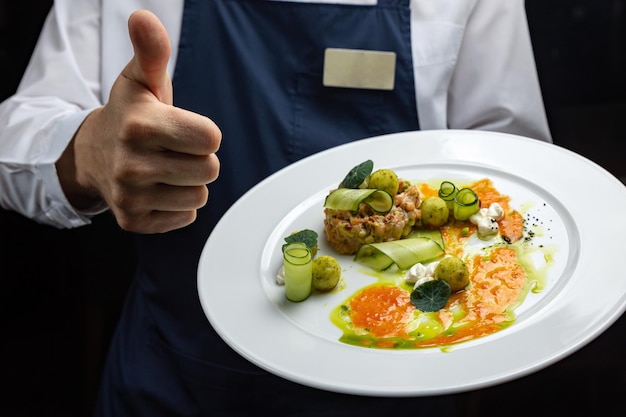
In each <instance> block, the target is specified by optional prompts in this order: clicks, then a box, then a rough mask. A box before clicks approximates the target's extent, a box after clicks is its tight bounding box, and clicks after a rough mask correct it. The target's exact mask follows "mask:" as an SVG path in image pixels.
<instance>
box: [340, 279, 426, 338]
mask: <svg viewBox="0 0 626 417" xmlns="http://www.w3.org/2000/svg"><path fill="white" fill-rule="evenodd" d="M349 305H350V309H351V310H352V315H351V318H352V325H353V326H355V327H357V328H360V329H367V330H368V331H369V333H370V334H371V335H372V336H374V337H407V336H408V330H407V328H406V326H407V323H408V322H409V321H410V320H411V319H412V318H413V312H414V311H415V307H414V306H413V304H412V303H411V298H410V296H409V293H407V292H406V291H405V290H403V289H401V288H398V287H391V286H383V285H375V286H373V287H367V288H365V289H363V290H362V291H360V292H359V293H358V294H357V295H356V296H355V297H354V298H352V300H350V303H349Z"/></svg>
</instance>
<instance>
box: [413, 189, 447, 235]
mask: <svg viewBox="0 0 626 417" xmlns="http://www.w3.org/2000/svg"><path fill="white" fill-rule="evenodd" d="M420 210H421V211H422V224H423V225H424V226H425V227H427V228H431V229H438V228H440V227H441V226H443V225H444V224H446V223H447V221H448V217H449V215H450V209H449V208H448V204H447V203H446V202H445V201H444V200H443V199H442V198H440V197H426V198H425V199H424V200H423V201H422V204H421V205H420Z"/></svg>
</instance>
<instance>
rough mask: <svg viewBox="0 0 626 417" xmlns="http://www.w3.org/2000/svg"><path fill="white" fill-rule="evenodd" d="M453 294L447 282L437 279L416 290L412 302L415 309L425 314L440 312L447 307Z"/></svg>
mask: <svg viewBox="0 0 626 417" xmlns="http://www.w3.org/2000/svg"><path fill="white" fill-rule="evenodd" d="M451 293H452V290H451V289H450V285H449V284H448V283H447V282H445V281H441V280H438V279H435V280H432V281H427V282H425V283H423V284H422V285H420V286H418V287H417V288H415V289H414V290H413V292H412V293H411V302H412V303H413V305H414V306H415V308H417V309H418V310H420V311H423V312H425V313H427V312H430V311H439V310H441V309H442V308H443V306H445V305H446V302H447V301H448V299H449V298H450V294H451Z"/></svg>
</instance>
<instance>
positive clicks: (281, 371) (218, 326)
mask: <svg viewBox="0 0 626 417" xmlns="http://www.w3.org/2000/svg"><path fill="white" fill-rule="evenodd" d="M478 137H480V138H484V139H476V138H478ZM409 138H411V139H409ZM416 138H418V139H420V140H429V141H430V140H435V141H440V142H441V143H443V142H446V141H452V142H456V141H458V140H460V139H463V140H464V141H466V140H468V138H470V139H469V141H472V138H474V140H479V141H487V142H490V141H492V140H495V139H496V138H497V140H510V141H512V142H511V143H513V142H516V143H518V145H519V144H520V143H522V144H524V145H523V146H527V147H530V148H536V149H546V150H548V152H552V151H554V152H556V153H557V154H559V155H562V156H563V157H564V158H570V159H571V160H573V161H576V163H577V164H581V165H582V166H584V167H586V169H589V170H591V171H590V172H594V173H595V174H596V175H600V176H601V177H603V179H604V180H606V182H607V183H611V184H609V185H610V186H614V187H619V189H620V191H621V194H622V198H624V195H625V193H624V191H625V190H626V188H625V187H624V185H623V184H622V183H621V182H620V181H619V180H618V179H617V178H615V177H614V176H613V175H612V174H610V173H609V172H608V171H606V170H605V169H604V168H602V167H601V166H600V165H598V164H597V163H595V162H593V161H591V160H589V159H587V158H585V157H583V156H581V155H579V154H577V153H575V152H573V151H570V150H568V149H566V148H562V147H560V146H558V145H555V144H552V143H548V142H541V141H538V140H536V139H531V138H526V137H522V136H517V135H512V134H507V133H498V132H483V131H473V130H472V131H465V130H440V131H419V132H402V133H395V134H388V135H382V136H375V137H371V138H366V139H362V140H360V141H356V142H351V143H347V144H344V145H340V146H337V147H335V148H331V149H327V150H324V151H321V152H318V153H316V154H314V155H311V156H309V157H307V158H304V159H302V160H300V161H298V162H296V163H294V164H291V165H289V166H288V167H285V168H283V169H282V170H280V171H278V172H276V173H274V174H272V175H270V176H268V177H267V178H266V179H264V180H262V181H261V182H259V183H258V184H257V185H256V186H254V187H252V188H251V189H250V190H249V191H248V192H246V193H245V194H244V195H243V196H242V197H241V198H240V199H238V200H237V202H235V204H233V206H231V208H230V209H229V210H228V211H227V212H226V213H225V215H224V216H223V217H222V219H220V221H219V222H218V224H217V225H216V228H215V229H214V231H215V230H218V231H220V230H221V228H222V227H224V224H225V223H226V222H228V221H229V219H230V216H231V215H232V213H235V212H236V211H237V210H239V208H240V206H241V205H244V204H246V202H247V200H248V199H249V198H250V196H251V195H254V194H255V193H257V192H259V190H261V189H263V188H264V187H266V186H267V185H268V184H271V183H272V182H275V181H278V178H281V177H284V176H287V175H289V174H290V173H291V172H293V171H294V170H298V169H303V167H305V166H306V165H307V164H314V163H315V161H317V160H321V159H324V158H326V157H328V156H331V155H340V154H342V153H346V152H350V151H351V150H353V149H355V148H365V147H367V146H371V145H373V144H377V143H381V142H382V141H398V142H402V141H404V140H413V139H416ZM438 146H444V145H442V144H440V145H438ZM372 159H374V160H376V157H373V158H372ZM454 161H455V159H454V158H453V159H450V160H449V161H448V162H452V163H454ZM461 161H463V160H462V159H459V160H458V162H461ZM466 162H467V161H466ZM486 162H487V163H486V164H479V165H480V166H485V167H490V166H491V165H490V164H489V162H490V161H489V160H488V159H487V161H486ZM497 165H498V164H497V163H496V164H495V165H494V166H493V167H492V168H494V169H499V170H502V168H497ZM346 166H349V163H346V165H345V166H343V167H342V169H343V170H345V167H346ZM507 172H508V171H507ZM529 181H530V182H533V181H532V180H529ZM612 181H614V182H612ZM607 186H608V185H607ZM315 192H317V190H315ZM290 210H291V209H290ZM624 230H626V223H624ZM213 236H214V233H211V235H210V236H209V237H208V239H207V242H206V243H205V247H204V248H203V251H202V254H201V257H200V262H199V264H198V280H197V285H198V295H199V297H200V302H201V305H202V308H203V310H204V312H205V314H206V316H207V319H208V320H209V322H210V323H211V325H212V326H213V327H214V329H215V330H216V332H217V333H218V335H219V336H220V337H222V338H223V339H224V340H225V342H226V343H227V344H228V345H229V346H231V348H233V349H234V350H235V351H236V352H237V353H239V354H240V355H242V356H243V357H244V358H246V359H247V360H249V361H251V362H253V363H255V364H256V365H257V366H260V367H261V368H264V369H265V370H267V371H269V372H272V373H274V374H276V375H278V376H281V377H283V378H286V379H289V380H292V381H294V382H298V383H301V384H304V385H309V386H312V387H316V388H321V389H326V390H331V391H337V392H343V393H351V394H361V395H381V396H409V395H410V396H420V395H438V394H447V393H455V392H461V391H467V390H471V389H478V388H483V387H486V386H491V385H495V384H498V383H502V382H506V381H509V380H512V379H516V378H519V377H522V376H525V375H528V374H530V373H533V372H536V371H538V370H540V369H543V368H545V367H547V366H549V365H551V364H553V363H555V362H557V361H559V360H561V359H562V358H564V357H566V356H568V355H570V354H572V353H574V352H575V351H577V350H579V349H581V348H582V347H583V346H585V345H586V344H588V343H589V342H591V341H592V340H594V339H595V338H596V337H598V336H599V335H600V334H602V333H603V332H604V331H605V330H606V329H608V328H609V327H610V326H611V325H612V324H613V323H614V322H615V321H617V319H618V318H619V317H620V316H621V315H622V314H623V313H624V311H625V310H626V294H623V295H622V297H621V298H618V299H616V300H615V304H616V308H615V309H614V310H613V311H612V313H610V314H605V315H604V316H603V320H602V322H601V323H599V325H598V326H597V327H595V328H594V329H593V330H591V331H590V332H587V337H586V338H583V339H581V340H579V341H578V342H576V343H571V342H570V343H568V345H567V346H566V347H562V348H561V349H560V350H557V351H556V352H554V353H553V354H552V355H550V356H548V357H546V356H545V355H544V357H543V358H542V359H541V360H535V361H531V360H529V361H528V362H529V363H528V364H527V366H525V367H524V368H523V369H516V370H513V371H511V372H505V373H501V374H499V375H497V376H491V377H488V378H484V379H480V378H479V379H476V380H475V381H473V382H471V383H469V382H465V383H461V384H450V385H449V386H438V387H433V388H429V387H421V386H420V387H418V386H402V387H400V386H387V387H381V386H367V385H366V386H359V385H358V384H345V383H342V384H338V383H335V382H333V381H330V380H326V379H324V378H311V377H310V376H308V375H302V374H301V373H298V372H295V371H293V370H292V369H290V368H288V367H286V366H279V364H275V363H271V362H270V361H267V360H265V359H264V358H260V357H258V356H257V355H255V354H254V353H253V352H252V351H251V350H250V347H249V346H241V343H240V341H239V340H235V339H234V338H233V337H232V332H229V331H228V330H226V329H224V328H223V324H222V323H220V322H219V320H220V319H217V318H216V317H215V314H214V312H213V310H212V306H211V305H210V303H209V301H208V300H207V299H205V296H204V285H205V280H204V279H203V277H205V273H206V269H204V268H203V265H205V263H206V262H207V257H208V256H209V254H208V250H207V248H208V247H209V246H210V244H211V242H213V239H215V238H214V237H213ZM581 239H582V238H581ZM581 250H582V248H581ZM259 253H262V251H261V250H259ZM254 265H256V266H258V265H260V262H255V263H254ZM294 331H295V333H301V332H303V331H302V329H297V328H295V329H294ZM356 349H360V350H367V351H371V352H387V351H377V350H368V349H363V348H356ZM373 355H376V356H380V353H374V354H373ZM360 356H361V355H360ZM362 356H369V355H362Z"/></svg>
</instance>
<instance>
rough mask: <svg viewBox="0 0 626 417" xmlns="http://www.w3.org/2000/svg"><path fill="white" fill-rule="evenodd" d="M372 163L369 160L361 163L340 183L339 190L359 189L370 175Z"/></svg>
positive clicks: (372, 167)
mask: <svg viewBox="0 0 626 417" xmlns="http://www.w3.org/2000/svg"><path fill="white" fill-rule="evenodd" d="M373 169H374V162H373V161H372V160H371V159H368V160H367V161H364V162H361V163H360V164H359V165H357V166H355V167H354V168H352V169H351V170H350V172H348V175H346V177H345V178H344V179H343V181H341V184H340V185H339V187H340V188H359V185H361V183H362V182H363V181H365V179H366V178H367V177H368V176H369V175H370V174H371V173H372V170H373Z"/></svg>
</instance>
